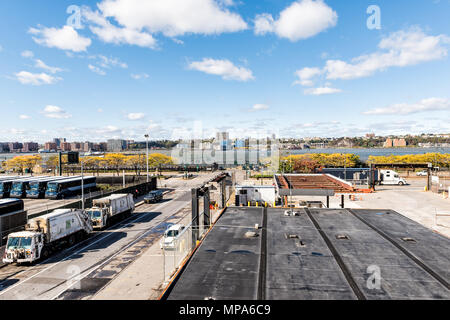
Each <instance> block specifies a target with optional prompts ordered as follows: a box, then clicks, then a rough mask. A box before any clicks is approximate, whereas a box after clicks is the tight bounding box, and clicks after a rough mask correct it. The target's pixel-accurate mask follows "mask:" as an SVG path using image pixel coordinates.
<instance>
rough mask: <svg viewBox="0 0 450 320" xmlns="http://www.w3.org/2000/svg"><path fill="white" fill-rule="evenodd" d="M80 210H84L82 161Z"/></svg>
mask: <svg viewBox="0 0 450 320" xmlns="http://www.w3.org/2000/svg"><path fill="white" fill-rule="evenodd" d="M81 209H82V210H84V175H83V161H81Z"/></svg>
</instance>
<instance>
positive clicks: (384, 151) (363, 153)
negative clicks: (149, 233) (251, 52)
mask: <svg viewBox="0 0 450 320" xmlns="http://www.w3.org/2000/svg"><path fill="white" fill-rule="evenodd" d="M149 152H150V153H162V154H166V155H168V156H176V155H179V151H178V150H177V149H174V150H150V151H149ZM245 152H246V151H245V150H230V151H226V157H227V158H228V159H233V158H235V157H238V158H243V159H245ZM247 152H248V151H247ZM141 153H142V154H145V151H142V152H141ZM207 153H209V152H207ZM280 153H281V154H282V155H289V154H306V153H353V154H356V155H358V156H359V157H360V159H361V161H367V160H368V159H369V156H390V155H408V154H425V153H450V148H371V149H362V148H361V149H356V148H353V149H352V148H348V149H344V148H342V149H341V148H340V149H329V148H327V149H305V150H281V151H280ZM32 154H36V153H0V161H5V160H8V159H11V158H13V157H15V156H20V155H32ZM221 154H222V151H215V152H214V155H215V157H217V158H219V159H222V158H223V157H222V156H221ZM40 155H41V157H42V158H43V159H44V160H46V159H48V157H50V156H52V155H56V153H41V154H40ZM186 156H187V155H186ZM186 156H185V157H183V156H181V157H180V158H186ZM265 156H267V154H263V153H261V155H260V157H261V158H263V157H265ZM187 158H190V157H189V156H187ZM187 158H186V159H187ZM195 158H197V157H195ZM200 158H201V156H200Z"/></svg>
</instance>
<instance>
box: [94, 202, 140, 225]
mask: <svg viewBox="0 0 450 320" xmlns="http://www.w3.org/2000/svg"><path fill="white" fill-rule="evenodd" d="M92 204H93V207H92V208H90V209H88V210H87V212H88V214H89V216H90V217H91V220H92V226H93V227H94V229H103V228H105V227H106V226H108V225H109V224H110V223H111V221H113V220H115V219H119V218H124V217H125V216H128V215H130V214H131V213H132V212H133V211H134V200H133V195H132V194H113V195H111V196H109V197H106V198H101V199H95V200H94V201H93V202H92Z"/></svg>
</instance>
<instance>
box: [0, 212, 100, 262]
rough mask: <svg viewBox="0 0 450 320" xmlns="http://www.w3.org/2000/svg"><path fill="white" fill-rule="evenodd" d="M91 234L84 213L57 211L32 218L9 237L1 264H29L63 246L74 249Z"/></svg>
mask: <svg viewBox="0 0 450 320" xmlns="http://www.w3.org/2000/svg"><path fill="white" fill-rule="evenodd" d="M91 232H92V224H91V221H90V219H89V216H88V215H87V214H86V212H85V211H83V210H78V209H57V210H55V211H53V212H51V213H49V214H46V215H43V216H40V217H37V218H34V219H31V220H30V221H29V222H28V224H27V225H26V227H25V231H21V232H14V233H11V234H9V235H8V242H7V244H6V248H5V253H4V256H3V262H4V263H14V262H16V263H32V262H34V261H36V260H39V259H46V258H47V257H48V256H49V255H50V254H52V253H53V252H55V251H58V250H60V249H61V248H63V247H65V246H69V247H70V246H73V245H74V244H75V243H76V242H79V241H81V240H82V239H84V238H85V237H87V236H88V235H89V234H90V233H91Z"/></svg>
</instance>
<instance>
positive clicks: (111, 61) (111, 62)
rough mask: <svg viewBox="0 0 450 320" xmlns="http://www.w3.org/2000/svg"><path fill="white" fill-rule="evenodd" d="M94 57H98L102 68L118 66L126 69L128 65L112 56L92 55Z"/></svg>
mask: <svg viewBox="0 0 450 320" xmlns="http://www.w3.org/2000/svg"><path fill="white" fill-rule="evenodd" d="M94 58H98V59H99V60H100V61H99V65H100V66H101V67H103V68H111V67H120V68H122V69H127V68H128V65H127V64H126V63H125V62H122V61H120V60H119V58H113V57H110V58H108V57H105V56H103V55H98V56H94Z"/></svg>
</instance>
